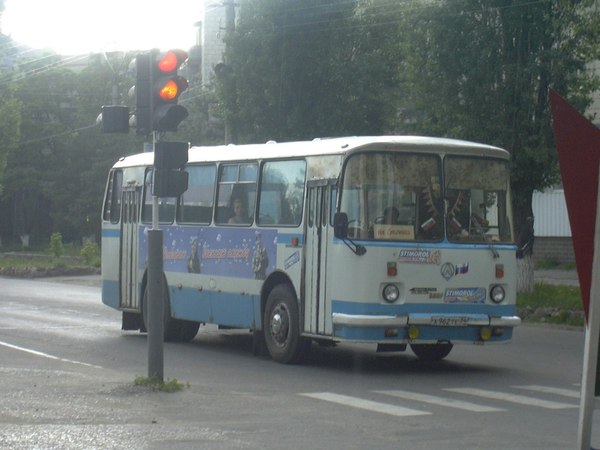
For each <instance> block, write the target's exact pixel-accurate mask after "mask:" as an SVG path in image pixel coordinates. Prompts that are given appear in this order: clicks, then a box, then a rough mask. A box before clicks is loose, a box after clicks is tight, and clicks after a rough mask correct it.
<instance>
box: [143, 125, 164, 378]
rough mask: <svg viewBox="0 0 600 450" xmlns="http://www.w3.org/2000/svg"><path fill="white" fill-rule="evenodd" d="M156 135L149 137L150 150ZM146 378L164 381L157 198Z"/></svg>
mask: <svg viewBox="0 0 600 450" xmlns="http://www.w3.org/2000/svg"><path fill="white" fill-rule="evenodd" d="M155 144H156V133H153V136H152V146H153V149H154V147H155ZM147 288H148V304H147V307H148V324H147V325H148V377H157V378H159V379H160V381H161V382H162V381H164V356H163V340H164V322H163V315H164V312H163V310H164V304H163V292H164V287H163V233H162V230H159V229H158V197H157V196H153V197H152V229H151V230H150V231H148V284H147Z"/></svg>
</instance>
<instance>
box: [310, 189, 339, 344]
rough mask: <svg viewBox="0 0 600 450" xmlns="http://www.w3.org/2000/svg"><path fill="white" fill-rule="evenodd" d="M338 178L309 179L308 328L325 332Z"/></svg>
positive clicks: (319, 332)
mask: <svg viewBox="0 0 600 450" xmlns="http://www.w3.org/2000/svg"><path fill="white" fill-rule="evenodd" d="M334 181H335V180H333V181H331V180H318V181H312V182H309V183H308V202H307V203H308V207H307V217H306V234H305V235H306V243H305V246H304V249H305V252H304V309H303V311H304V331H305V332H307V333H311V334H324V333H325V318H326V314H328V313H329V312H328V311H327V302H326V296H327V285H326V280H327V277H326V267H327V235H328V230H329V222H330V221H329V217H330V214H329V212H330V210H331V196H332V194H331V193H332V189H333V183H334Z"/></svg>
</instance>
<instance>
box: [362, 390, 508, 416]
mask: <svg viewBox="0 0 600 450" xmlns="http://www.w3.org/2000/svg"><path fill="white" fill-rule="evenodd" d="M374 392H377V393H379V394H385V395H391V396H394V397H399V398H403V399H406V400H414V401H417V402H423V403H429V404H432V405H438V406H446V407H448V408H457V409H463V410H466V411H472V412H494V411H506V410H505V409H502V408H494V407H492V406H485V405H478V404H476V403H471V402H464V401H461V400H454V399H451V398H446V397H438V396H435V395H427V394H419V393H417V392H409V391H399V390H393V391H374Z"/></svg>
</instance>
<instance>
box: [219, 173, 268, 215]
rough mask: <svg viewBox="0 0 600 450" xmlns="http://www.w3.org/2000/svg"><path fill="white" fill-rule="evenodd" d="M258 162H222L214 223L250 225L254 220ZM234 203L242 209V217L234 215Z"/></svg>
mask: <svg viewBox="0 0 600 450" xmlns="http://www.w3.org/2000/svg"><path fill="white" fill-rule="evenodd" d="M257 175H258V164H256V163H244V164H223V165H221V169H220V172H219V182H218V187H217V189H218V191H217V207H216V210H215V223H217V224H241V225H250V224H252V222H253V221H254V206H255V203H256V178H257ZM236 203H237V204H238V205H242V206H243V209H244V211H245V212H244V217H243V219H242V218H240V217H236V214H235V207H236ZM238 210H239V206H238Z"/></svg>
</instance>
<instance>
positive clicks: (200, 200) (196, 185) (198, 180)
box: [177, 165, 216, 224]
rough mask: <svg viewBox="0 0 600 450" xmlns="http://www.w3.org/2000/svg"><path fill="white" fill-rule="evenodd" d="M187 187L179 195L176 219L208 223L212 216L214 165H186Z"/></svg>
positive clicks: (183, 221)
mask: <svg viewBox="0 0 600 450" xmlns="http://www.w3.org/2000/svg"><path fill="white" fill-rule="evenodd" d="M186 171H187V172H188V174H189V182H188V189H187V191H185V192H184V193H183V194H182V195H181V203H180V205H179V209H178V211H177V221H178V222H181V223H201V224H208V223H210V221H211V218H212V211H213V204H214V194H215V179H216V167H215V166H214V165H210V166H187V167H186Z"/></svg>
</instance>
